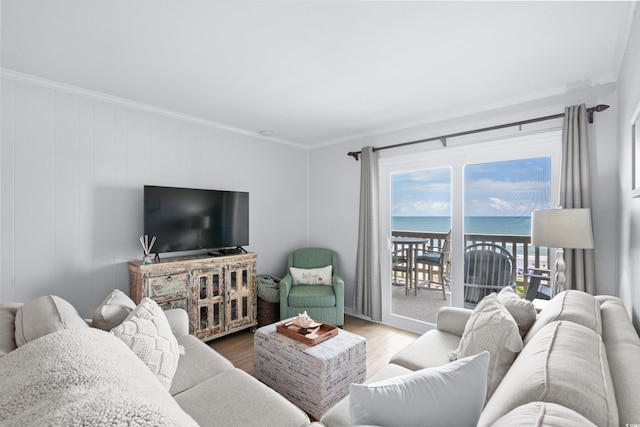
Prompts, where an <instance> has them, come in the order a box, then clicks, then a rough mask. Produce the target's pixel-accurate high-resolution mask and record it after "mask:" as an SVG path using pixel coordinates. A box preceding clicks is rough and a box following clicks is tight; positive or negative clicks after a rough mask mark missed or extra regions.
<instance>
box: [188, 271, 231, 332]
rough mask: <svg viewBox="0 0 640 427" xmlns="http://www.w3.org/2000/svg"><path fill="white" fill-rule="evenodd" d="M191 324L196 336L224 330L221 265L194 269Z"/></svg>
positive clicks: (223, 292)
mask: <svg viewBox="0 0 640 427" xmlns="http://www.w3.org/2000/svg"><path fill="white" fill-rule="evenodd" d="M191 278H192V281H193V286H192V288H191V289H192V291H193V295H192V298H193V310H192V312H191V324H192V327H193V333H194V335H195V336H197V337H198V338H206V337H210V336H212V335H215V334H219V333H221V332H223V331H225V329H226V327H225V315H226V313H225V311H226V310H225V292H226V291H225V275H224V268H223V266H222V265H213V266H211V267H207V268H198V269H194V270H192V272H191Z"/></svg>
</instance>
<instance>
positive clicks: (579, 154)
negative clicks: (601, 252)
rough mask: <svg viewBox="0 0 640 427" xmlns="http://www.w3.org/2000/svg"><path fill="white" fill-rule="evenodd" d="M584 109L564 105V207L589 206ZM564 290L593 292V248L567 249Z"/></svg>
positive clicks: (562, 184)
mask: <svg viewBox="0 0 640 427" xmlns="http://www.w3.org/2000/svg"><path fill="white" fill-rule="evenodd" d="M587 123H588V122H587V108H586V107H585V105H584V104H582V105H574V106H571V107H567V108H566V109H565V113H564V125H563V128H562V171H561V178H560V205H561V206H562V207H563V208H566V209H570V208H591V180H590V164H589V141H588V137H587ZM564 258H565V262H566V264H567V268H566V271H565V273H566V275H567V289H578V290H581V291H585V292H588V293H590V294H592V295H595V294H596V272H595V264H596V263H595V256H594V250H593V249H567V250H566V251H565V253H564Z"/></svg>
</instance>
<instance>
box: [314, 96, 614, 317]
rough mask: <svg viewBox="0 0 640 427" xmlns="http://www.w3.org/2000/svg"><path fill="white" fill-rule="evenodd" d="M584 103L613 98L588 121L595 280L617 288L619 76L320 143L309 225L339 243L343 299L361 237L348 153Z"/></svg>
mask: <svg viewBox="0 0 640 427" xmlns="http://www.w3.org/2000/svg"><path fill="white" fill-rule="evenodd" d="M580 103H585V104H587V106H588V107H591V106H593V105H596V104H608V105H610V106H611V108H609V110H607V111H605V112H602V113H597V114H596V116H595V123H594V124H592V125H589V132H590V143H591V165H592V170H593V179H592V184H593V194H592V196H593V205H594V208H593V220H594V240H595V244H596V258H597V263H598V268H597V272H596V274H597V286H598V292H599V293H601V294H611V295H616V294H617V283H618V280H617V272H618V262H617V260H618V258H617V250H618V222H617V216H618V204H619V191H618V183H617V179H618V154H617V120H618V118H617V117H618V116H617V104H618V100H617V91H616V86H615V85H614V84H609V85H603V86H598V87H595V88H590V89H584V90H581V91H575V92H570V93H566V94H560V95H556V96H552V97H547V98H544V99H540V100H536V101H531V102H526V103H522V104H519V105H514V106H511V107H509V108H502V109H498V110H488V111H484V112H481V113H478V114H474V115H469V116H466V117H459V118H455V119H451V120H447V121H442V122H438V123H430V124H426V125H424V126H419V127H415V128H411V129H406V130H402V131H396V132H390V133H388V134H385V135H379V136H376V137H371V138H362V139H361V140H358V141H352V142H348V143H344V144H340V145H333V146H328V147H323V148H318V149H315V150H313V151H312V152H311V163H310V189H311V196H312V197H311V201H310V229H309V236H310V237H309V240H310V242H312V243H318V244H321V245H325V246H328V247H332V248H335V249H336V250H337V251H338V253H339V258H340V262H341V265H342V268H341V272H342V275H343V276H344V279H345V287H346V290H345V305H346V306H347V307H348V308H347V309H348V310H349V309H350V308H352V307H353V293H354V283H355V260H356V245H357V238H358V203H359V201H358V198H359V196H358V194H359V180H360V178H359V174H360V172H359V171H360V163H359V162H356V161H354V160H353V158H351V157H348V156H347V154H346V153H347V152H349V151H357V150H359V149H360V148H361V147H363V146H368V145H371V146H383V145H388V144H397V143H402V142H407V141H414V140H418V139H422V138H428V137H434V136H439V135H445V134H448V133H453V132H460V131H465V130H470V129H476V128H481V127H486V126H492V125H497V124H502V123H510V122H513V121H518V120H524V119H530V118H533V117H542V116H547V115H552V114H558V113H563V112H564V108H565V107H566V106H569V105H575V104H580ZM561 126H562V120H554V121H550V122H544V123H542V124H537V125H529V126H524V127H523V130H522V131H523V132H528V131H534V130H536V129H543V128H559V127H561ZM518 132H519V130H518V128H512V129H510V130H508V131H501V132H496V133H494V134H493V135H494V136H506V135H514V134H517V133H518ZM487 138H491V135H490V134H477V135H475V136H472V137H466V139H465V140H462V139H458V140H454V139H452V140H450V141H449V145H450V146H451V145H452V144H457V143H462V142H465V143H466V142H473V141H474V139H475V142H478V141H481V140H483V139H484V140H486V139H487ZM443 149H445V150H446V148H442V145H441V144H440V142H439V141H435V142H430V143H426V144H418V145H413V146H410V147H403V148H398V149H391V150H384V151H380V152H379V154H380V156H381V157H393V156H403V155H410V154H411V153H418V152H424V151H428V150H443Z"/></svg>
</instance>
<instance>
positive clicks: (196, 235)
mask: <svg viewBox="0 0 640 427" xmlns="http://www.w3.org/2000/svg"><path fill="white" fill-rule="evenodd" d="M144 234H146V235H148V236H149V239H151V238H152V236H155V237H156V241H155V244H154V245H153V248H152V250H151V251H152V252H154V253H164V252H180V251H191V250H197V249H206V250H219V249H228V248H241V247H242V246H246V245H248V244H249V193H248V192H242V191H219V190H202V189H195V188H177V187H159V186H152V185H145V186H144Z"/></svg>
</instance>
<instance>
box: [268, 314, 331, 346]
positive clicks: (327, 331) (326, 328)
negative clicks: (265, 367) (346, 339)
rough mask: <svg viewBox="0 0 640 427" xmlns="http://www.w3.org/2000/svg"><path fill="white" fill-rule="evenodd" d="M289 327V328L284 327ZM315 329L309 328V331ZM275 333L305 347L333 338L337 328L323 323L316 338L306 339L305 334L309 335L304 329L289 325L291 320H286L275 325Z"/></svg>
mask: <svg viewBox="0 0 640 427" xmlns="http://www.w3.org/2000/svg"><path fill="white" fill-rule="evenodd" d="M285 325H289V326H285ZM313 329H315V328H312V329H311V328H310V331H311V330H313ZM276 332H279V333H281V334H283V335H286V336H288V337H289V338H293V339H294V340H298V341H300V342H302V343H305V344H307V345H316V344H320V343H321V342H322V341H326V340H328V339H329V338H331V337H335V336H336V335H338V327H337V326H333V325H327V324H326V323H323V324H321V325H320V329H319V330H318V332H317V334H318V336H317V337H315V338H307V337H306V334H307V333H309V331H307V330H306V329H304V328H301V327H299V326H296V325H293V324H291V320H287V321H285V322H282V323H278V324H277V325H276Z"/></svg>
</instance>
